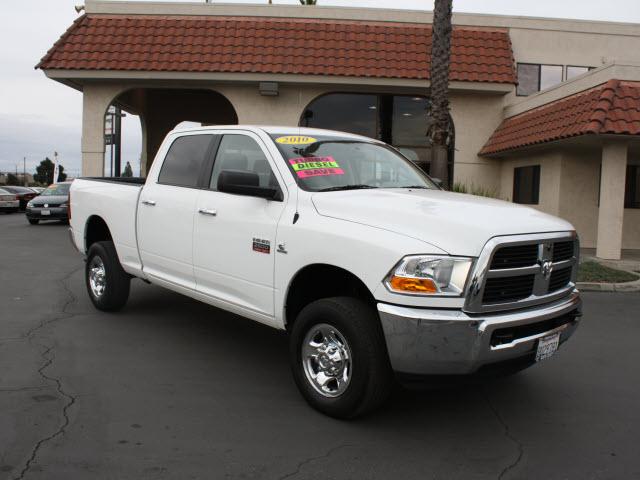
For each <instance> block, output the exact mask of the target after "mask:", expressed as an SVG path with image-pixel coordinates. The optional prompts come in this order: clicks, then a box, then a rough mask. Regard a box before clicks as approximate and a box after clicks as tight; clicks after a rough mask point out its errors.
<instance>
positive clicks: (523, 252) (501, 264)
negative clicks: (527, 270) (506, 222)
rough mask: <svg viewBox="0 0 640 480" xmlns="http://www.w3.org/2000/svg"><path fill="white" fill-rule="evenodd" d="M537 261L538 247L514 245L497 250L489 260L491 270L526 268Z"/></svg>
mask: <svg viewBox="0 0 640 480" xmlns="http://www.w3.org/2000/svg"><path fill="white" fill-rule="evenodd" d="M537 260H538V245H535V244H533V245H516V246H514V247H504V248H500V249H498V251H496V253H495V254H494V255H493V259H492V260H491V269H492V270H502V269H505V268H518V267H528V266H529V265H535V263H536V261H537Z"/></svg>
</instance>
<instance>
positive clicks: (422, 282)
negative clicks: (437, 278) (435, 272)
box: [389, 275, 438, 293]
mask: <svg viewBox="0 0 640 480" xmlns="http://www.w3.org/2000/svg"><path fill="white" fill-rule="evenodd" d="M389 286H390V287H391V288H392V289H393V290H395V291H397V292H416V293H438V287H437V286H436V284H435V282H434V281H433V280H431V279H430V278H408V277H398V276H396V275H393V276H392V277H391V278H390V279H389Z"/></svg>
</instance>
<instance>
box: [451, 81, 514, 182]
mask: <svg viewBox="0 0 640 480" xmlns="http://www.w3.org/2000/svg"><path fill="white" fill-rule="evenodd" d="M503 101H504V100H503V97H502V96H500V95H477V94H466V93H452V94H451V96H450V104H451V117H452V118H453V123H454V126H455V131H456V143H455V147H456V150H455V166H454V174H453V177H454V178H453V180H454V182H459V183H462V184H465V185H467V186H472V185H477V186H482V187H484V188H488V189H491V190H494V191H496V192H498V191H499V190H500V188H501V187H500V168H501V166H500V161H499V160H495V159H490V158H484V157H479V156H478V152H479V151H480V150H481V149H482V147H483V146H484V144H485V143H486V142H487V139H488V138H489V137H490V136H491V134H492V133H493V131H494V130H495V129H496V128H497V127H498V125H500V122H501V121H502V106H503Z"/></svg>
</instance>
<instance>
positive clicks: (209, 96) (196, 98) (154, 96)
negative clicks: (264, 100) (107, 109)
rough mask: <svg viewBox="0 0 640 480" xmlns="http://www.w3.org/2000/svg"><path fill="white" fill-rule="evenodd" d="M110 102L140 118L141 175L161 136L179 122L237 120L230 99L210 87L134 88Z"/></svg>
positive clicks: (233, 123) (214, 123)
mask: <svg viewBox="0 0 640 480" xmlns="http://www.w3.org/2000/svg"><path fill="white" fill-rule="evenodd" d="M112 105H115V106H117V107H119V108H121V109H122V110H123V111H125V112H127V113H130V114H132V115H138V116H139V117H140V123H141V128H142V148H141V155H140V163H141V165H140V172H141V175H143V176H144V175H145V174H146V172H148V171H149V168H150V167H151V163H152V162H153V159H154V157H155V155H156V152H157V151H158V148H159V147H160V144H161V143H162V140H163V139H164V137H165V136H166V135H167V133H169V132H170V131H171V130H172V129H173V128H175V127H176V125H178V124H180V123H181V122H185V121H188V122H196V123H199V124H202V125H235V124H237V123H238V116H237V115H236V111H235V109H234V108H233V105H232V104H231V102H229V100H227V98H226V97H225V96H223V95H221V94H220V93H218V92H215V91H213V90H206V89H179V88H134V89H130V90H127V91H125V92H123V93H121V94H120V95H118V96H117V97H116V98H115V99H114V100H113V101H112ZM126 160H127V159H124V158H123V162H122V163H123V168H124V163H125V161H126ZM135 160H137V159H135Z"/></svg>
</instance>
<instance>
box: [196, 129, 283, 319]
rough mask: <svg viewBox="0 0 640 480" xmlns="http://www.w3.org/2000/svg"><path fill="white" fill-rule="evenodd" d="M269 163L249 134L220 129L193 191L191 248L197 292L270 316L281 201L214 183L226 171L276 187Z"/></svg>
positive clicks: (258, 142) (262, 148) (259, 142)
mask: <svg viewBox="0 0 640 480" xmlns="http://www.w3.org/2000/svg"><path fill="white" fill-rule="evenodd" d="M271 161H272V160H271V157H270V154H269V152H268V150H267V149H266V148H265V145H264V143H263V141H262V140H261V139H260V137H258V136H257V135H255V134H254V133H251V132H246V133H245V132H229V133H223V135H222V138H221V140H220V143H219V146H218V148H217V153H216V155H215V160H214V164H213V169H212V174H211V177H210V179H209V182H208V188H207V189H206V190H202V191H200V193H199V195H198V200H197V208H196V211H197V212H198V213H197V214H196V218H195V226H194V246H193V249H194V251H193V264H194V271H195V277H196V283H197V287H196V288H197V290H198V291H200V292H202V293H204V294H206V295H208V296H210V297H213V298H215V299H217V300H219V301H222V302H223V303H226V304H231V305H234V306H236V307H240V308H243V309H246V310H249V311H251V312H255V313H258V314H262V315H268V316H273V314H274V264H275V255H276V245H275V240H276V230H277V226H278V221H279V219H280V216H281V214H282V212H283V209H284V205H285V202H284V201H283V200H282V197H281V198H280V200H267V199H265V198H259V197H256V196H251V195H246V194H234V193H226V192H221V191H218V188H217V186H218V178H219V176H220V173H221V172H222V171H230V170H231V171H235V172H245V173H247V172H248V173H250V174H256V175H257V176H258V178H259V186H261V187H268V186H275V187H277V188H278V189H280V188H281V187H280V184H279V182H278V179H277V177H276V175H275V174H274V172H275V171H277V170H276V169H275V168H273V165H272V163H271ZM280 191H281V192H282V190H280Z"/></svg>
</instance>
